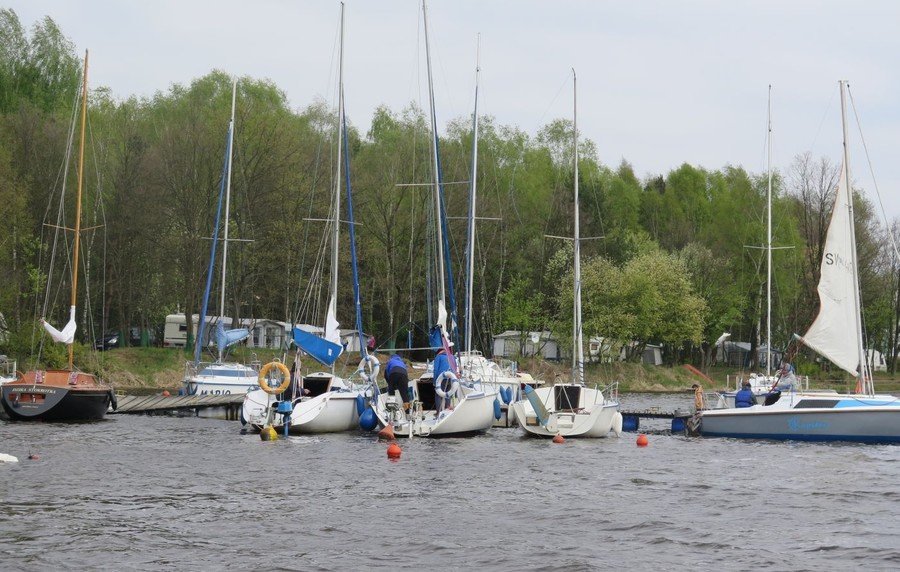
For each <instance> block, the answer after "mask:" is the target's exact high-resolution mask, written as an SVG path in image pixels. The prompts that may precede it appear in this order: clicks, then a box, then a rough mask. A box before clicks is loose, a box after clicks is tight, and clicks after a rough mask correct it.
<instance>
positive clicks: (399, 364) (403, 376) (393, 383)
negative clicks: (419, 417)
mask: <svg viewBox="0 0 900 572" xmlns="http://www.w3.org/2000/svg"><path fill="white" fill-rule="evenodd" d="M384 379H385V380H386V381H387V388H388V395H394V392H395V391H396V392H398V393H400V400H401V401H402V402H403V411H408V410H409V372H408V371H407V369H406V363H405V362H404V361H403V358H401V357H400V355H399V354H394V355H392V356H391V357H390V359H389V360H388V361H387V364H386V365H385V366H384Z"/></svg>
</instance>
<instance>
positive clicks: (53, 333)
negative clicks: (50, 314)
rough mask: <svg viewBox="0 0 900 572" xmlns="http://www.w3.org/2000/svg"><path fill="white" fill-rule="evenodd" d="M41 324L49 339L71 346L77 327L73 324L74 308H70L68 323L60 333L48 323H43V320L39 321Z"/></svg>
mask: <svg viewBox="0 0 900 572" xmlns="http://www.w3.org/2000/svg"><path fill="white" fill-rule="evenodd" d="M41 324H42V325H43V326H44V329H45V330H47V333H48V334H50V337H51V338H53V339H54V341H57V342H59V343H61V344H71V343H72V342H74V341H75V330H76V329H77V327H78V326H77V325H76V324H75V306H72V307H71V308H70V309H69V323H68V324H66V325H65V327H63V329H62V331H60V330H57V329H56V328H54V327H53V326H51V325H50V324H49V323H47V322H45V321H44V320H43V319H42V320H41Z"/></svg>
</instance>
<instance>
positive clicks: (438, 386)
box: [434, 369, 459, 398]
mask: <svg viewBox="0 0 900 572" xmlns="http://www.w3.org/2000/svg"><path fill="white" fill-rule="evenodd" d="M447 379H449V380H450V387H449V388H448V389H447V390H446V391H445V390H444V388H443V387H442V386H443V385H444V380H447ZM457 392H459V378H458V377H456V374H455V373H453V372H452V371H450V370H449V369H448V370H447V371H445V372H443V373H442V374H441V375H439V376H437V379H435V380H434V393H435V395H437V396H438V397H442V398H446V397H453V396H454V395H456V394H457Z"/></svg>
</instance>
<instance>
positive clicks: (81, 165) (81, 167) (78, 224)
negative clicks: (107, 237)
mask: <svg viewBox="0 0 900 572" xmlns="http://www.w3.org/2000/svg"><path fill="white" fill-rule="evenodd" d="M87 80H88V51H87V50H85V51H84V77H83V79H82V85H81V143H80V144H79V149H78V195H77V197H76V199H75V247H74V250H73V255H72V304H71V306H72V315H73V317H74V314H75V304H76V301H77V300H78V254H79V248H80V246H81V188H82V185H83V183H84V133H85V126H86V124H87V89H88V88H87ZM74 358H75V344H74V343H72V344H69V369H70V370H71V369H73V367H74Z"/></svg>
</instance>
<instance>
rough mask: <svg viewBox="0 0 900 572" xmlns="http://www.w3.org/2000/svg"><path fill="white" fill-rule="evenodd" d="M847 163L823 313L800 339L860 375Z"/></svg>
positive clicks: (825, 263)
mask: <svg viewBox="0 0 900 572" xmlns="http://www.w3.org/2000/svg"><path fill="white" fill-rule="evenodd" d="M851 225H853V219H852V216H851V213H850V186H849V184H848V181H847V166H846V165H844V166H843V167H842V168H841V176H840V181H839V183H838V189H837V196H836V197H835V200H834V210H833V211H832V213H831V223H830V224H829V226H828V234H827V235H826V237H825V249H824V254H823V255H822V266H821V277H820V278H819V315H818V316H816V319H815V321H814V322H813V323H812V326H810V327H809V330H808V331H807V332H806V335H804V336H802V337H801V338H800V340H801V341H802V342H803V343H804V344H806V345H807V346H809V347H810V348H812V349H813V350H815V351H816V352H818V353H819V354H821V355H823V356H825V357H826V358H828V359H829V360H831V361H832V362H833V363H834V364H835V365H837V366H838V367H840V368H841V369H843V370H844V371H847V372H849V373H851V374H852V375H854V376H856V375H858V372H857V368H858V367H859V357H860V356H859V347H858V343H859V332H858V330H857V328H858V327H859V326H858V323H857V316H856V311H857V307H856V298H855V290H856V268H855V260H856V257H855V256H854V252H853V246H852V245H853V242H852V240H851V232H852V226H851Z"/></svg>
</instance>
